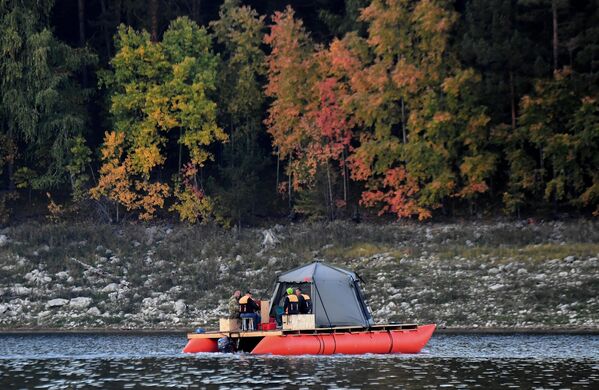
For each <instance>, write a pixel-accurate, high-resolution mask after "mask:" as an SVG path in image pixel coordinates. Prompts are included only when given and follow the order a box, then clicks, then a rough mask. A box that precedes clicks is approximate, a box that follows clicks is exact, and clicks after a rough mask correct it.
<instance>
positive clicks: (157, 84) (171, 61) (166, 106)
mask: <svg viewBox="0 0 599 390" xmlns="http://www.w3.org/2000/svg"><path fill="white" fill-rule="evenodd" d="M116 46H117V54H116V55H115V57H114V58H113V59H112V61H111V65H112V67H113V71H109V72H105V73H103V74H102V75H101V80H102V83H103V85H105V86H107V87H108V88H110V90H111V91H112V95H111V106H110V113H111V115H112V116H113V121H114V127H115V128H116V129H117V131H118V133H122V134H123V135H124V145H125V149H124V153H125V157H124V161H123V162H122V164H121V165H120V167H121V168H120V169H121V170H123V171H124V173H123V175H125V176H127V177H131V180H132V186H133V191H134V192H135V193H136V196H137V197H136V198H135V199H136V200H135V201H132V202H131V203H123V202H122V199H121V198H119V197H118V196H113V195H109V194H107V193H106V191H104V189H103V188H102V187H101V186H100V185H99V186H98V187H97V190H96V191H94V192H92V194H95V196H96V198H98V197H99V196H101V195H105V196H108V198H109V199H117V200H118V201H119V202H120V203H121V204H123V205H124V206H125V207H126V208H127V209H128V210H140V211H141V212H140V214H139V218H140V219H145V220H147V219H151V218H153V216H154V213H155V211H156V210H157V209H158V208H161V207H162V206H163V204H164V199H165V197H166V196H167V195H168V193H169V192H170V190H169V185H168V184H167V183H164V182H161V181H157V180H154V179H153V174H155V173H156V172H157V171H158V170H160V169H161V168H162V167H163V165H164V163H165V161H166V156H165V155H164V154H163V152H162V149H163V148H164V145H165V143H166V140H167V138H166V135H167V134H168V133H169V132H171V131H172V130H174V129H177V130H179V134H180V135H179V137H178V142H179V143H180V144H181V145H183V146H184V147H186V149H187V152H188V153H189V162H190V163H191V164H192V165H193V166H198V167H199V166H203V165H204V164H205V163H206V161H207V160H209V159H210V158H211V157H212V155H211V153H210V152H209V151H208V150H207V147H208V146H210V145H211V144H212V143H214V142H218V141H221V142H222V141H225V140H226V138H227V137H226V135H225V134H224V133H223V131H222V130H221V129H220V128H219V127H218V125H217V124H216V104H215V103H214V101H213V100H211V99H210V97H209V93H210V92H211V91H213V90H214V87H215V79H216V65H217V61H216V56H215V55H214V54H213V53H212V51H211V41H210V37H209V36H208V34H207V32H206V30H205V29H203V28H200V27H198V26H197V24H196V23H195V22H192V21H190V20H189V19H187V18H178V19H176V20H174V21H173V22H172V23H171V24H170V26H169V28H168V30H167V31H166V32H165V33H164V37H163V40H162V42H152V40H151V37H150V34H148V33H147V32H146V31H142V32H137V31H135V30H133V29H132V28H127V27H125V26H121V27H120V28H119V33H118V39H117V44H116ZM109 149H110V148H109ZM105 164H106V162H105ZM109 168H110V167H108V168H107V170H108V169H109ZM101 174H102V175H106V174H108V173H107V172H106V170H104V172H101ZM179 183H181V182H179ZM191 190H192V189H191V188H187V187H184V188H177V189H176V190H175V196H176V198H177V199H178V201H179V202H187V201H189V199H191V197H190V196H189V192H190V191H191ZM108 193H110V189H108ZM127 199H129V198H127ZM200 201H201V200H200V199H198V202H200Z"/></svg>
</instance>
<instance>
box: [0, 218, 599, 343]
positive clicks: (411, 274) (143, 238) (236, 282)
mask: <svg viewBox="0 0 599 390" xmlns="http://www.w3.org/2000/svg"><path fill="white" fill-rule="evenodd" d="M598 243H599V224H598V223H597V222H595V221H587V220H575V221H570V222H534V223H531V221H528V222H526V221H518V222H514V221H491V222H468V223H453V224H447V223H426V224H418V223H413V222H405V223H392V224H387V225H370V224H353V223H348V222H335V223H332V224H321V223H317V224H308V223H305V224H291V225H287V226H280V225H276V226H274V227H271V228H268V229H257V228H256V229H245V230H242V231H226V230H222V229H220V228H217V227H213V226H199V227H187V226H181V225H174V226H166V225H164V226H141V225H121V226H113V225H92V224H74V225H68V224H59V225H53V224H40V225H37V224H23V225H18V226H14V227H9V228H5V229H3V230H0V331H4V332H6V331H11V332H12V331H19V332H21V331H23V332H31V331H36V332H38V331H40V332H54V331H69V332H71V331H83V332H98V331H110V332H112V331H116V332H122V331H127V332H138V331H147V330H150V331H159V332H164V331H177V332H179V331H181V332H182V331H185V330H188V329H193V328H195V327H200V326H201V327H213V326H214V325H215V323H216V320H217V318H218V317H219V316H221V315H222V314H223V313H224V312H225V311H226V299H227V298H228V296H229V295H230V293H231V291H232V290H233V289H235V288H252V289H253V290H254V291H255V294H256V295H258V296H261V297H263V298H268V294H269V293H270V290H271V287H272V283H273V281H274V277H275V275H276V274H277V273H278V272H282V271H284V270H287V269H290V268H293V267H295V266H297V265H300V264H304V263H307V262H310V261H313V260H314V259H317V260H323V261H327V262H330V263H333V264H337V265H339V266H342V267H346V268H349V269H352V270H354V271H356V272H358V274H360V276H361V277H362V278H363V279H364V280H365V282H366V283H365V284H364V286H363V287H364V291H365V294H366V298H367V301H368V303H369V306H370V308H371V311H372V313H373V316H374V318H375V320H376V321H377V322H389V321H391V322H417V323H427V322H434V323H437V324H438V325H439V329H440V331H441V332H458V333H463V332H504V331H505V332H541V333H545V332H573V333H579V332H593V333H595V332H598V331H599V260H598V258H599V244H598Z"/></svg>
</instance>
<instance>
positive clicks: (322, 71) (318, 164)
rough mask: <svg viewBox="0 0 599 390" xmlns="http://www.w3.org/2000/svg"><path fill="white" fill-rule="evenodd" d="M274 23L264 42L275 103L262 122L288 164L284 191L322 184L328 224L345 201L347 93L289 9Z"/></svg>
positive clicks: (328, 57)
mask: <svg viewBox="0 0 599 390" xmlns="http://www.w3.org/2000/svg"><path fill="white" fill-rule="evenodd" d="M273 22H274V25H273V26H272V28H271V33H270V35H267V36H266V38H265V42H266V43H268V44H270V45H271V47H272V52H271V55H270V56H269V57H268V63H269V83H268V85H267V89H266V92H267V94H268V95H269V96H272V97H274V99H275V100H274V101H273V103H272V104H271V106H270V109H269V117H268V119H267V121H266V123H267V126H268V130H269V132H270V133H271V135H273V143H274V145H275V146H276V147H277V150H278V151H279V154H280V155H279V158H281V159H288V160H289V162H288V164H287V172H288V175H289V176H290V177H291V180H290V183H289V191H290V192H291V188H294V189H295V190H296V191H302V190H305V189H310V188H311V187H313V186H314V185H316V184H317V183H323V182H324V183H326V188H325V191H324V192H325V193H326V195H327V196H325V197H324V200H325V205H326V209H327V215H328V218H329V219H333V218H334V217H335V208H336V207H337V205H339V204H341V203H345V202H347V181H346V178H347V175H346V172H345V159H346V154H347V152H348V149H349V147H350V142H351V139H352V133H351V122H350V120H349V118H348V115H347V113H346V112H345V111H344V109H343V107H342V100H343V97H344V96H345V94H346V93H347V88H346V84H344V83H342V82H339V81H340V78H341V77H343V75H339V74H337V72H336V70H335V67H334V63H335V61H338V60H339V59H337V58H334V55H335V53H334V52H330V51H329V50H328V49H327V48H326V47H324V46H320V47H318V48H316V47H315V46H314V45H313V44H312V43H311V40H310V38H309V36H308V35H307V34H306V33H305V31H304V30H303V27H302V24H301V22H300V21H297V20H295V19H294V13H293V10H291V9H290V8H287V10H286V11H285V12H283V13H276V14H275V16H274V17H273ZM333 161H337V162H338V165H339V169H340V170H342V171H343V173H342V176H343V177H344V182H343V183H344V194H343V202H341V203H340V202H337V201H336V200H337V199H335V198H336V196H335V195H334V180H333V177H334V176H336V175H332V174H331V168H332V167H331V162H333ZM319 170H323V171H324V173H323V174H324V177H325V178H326V179H325V180H324V181H322V180H316V176H317V172H318V171H319ZM311 199H315V198H314V197H311ZM304 203H305V202H304ZM308 208H310V207H305V206H303V207H301V209H302V210H306V209H308ZM311 208H312V209H318V208H315V207H311Z"/></svg>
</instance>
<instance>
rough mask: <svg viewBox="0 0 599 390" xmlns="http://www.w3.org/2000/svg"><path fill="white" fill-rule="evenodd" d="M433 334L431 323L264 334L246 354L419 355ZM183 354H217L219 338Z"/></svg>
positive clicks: (192, 343) (196, 343) (197, 341)
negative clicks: (318, 331) (374, 328)
mask: <svg viewBox="0 0 599 390" xmlns="http://www.w3.org/2000/svg"><path fill="white" fill-rule="evenodd" d="M434 331H435V325H433V324H430V325H421V326H417V327H415V328H413V329H389V330H364V331H359V332H334V333H314V334H283V335H281V334H276V335H272V336H271V335H264V336H263V337H261V339H260V340H259V341H258V343H257V344H254V345H255V347H253V348H252V349H251V350H250V349H246V351H251V354H253V355H332V354H351V355H360V354H367V353H373V354H389V353H419V352H420V351H421V350H422V348H424V346H425V345H426V343H428V341H429V339H430V338H431V336H432V334H433V332H434ZM266 333H267V334H268V332H266ZM215 337H218V336H215ZM252 346H253V345H252ZM183 352H186V353H199V352H218V344H217V338H190V339H189V342H188V343H187V346H186V347H185V349H183Z"/></svg>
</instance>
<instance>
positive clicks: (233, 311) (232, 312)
mask: <svg viewBox="0 0 599 390" xmlns="http://www.w3.org/2000/svg"><path fill="white" fill-rule="evenodd" d="M239 297H241V291H239V290H235V292H234V293H233V295H232V296H231V298H229V303H228V305H227V308H228V309H229V318H239Z"/></svg>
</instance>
